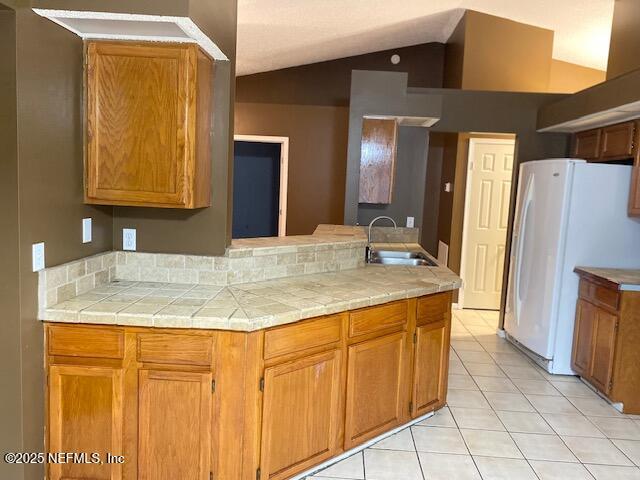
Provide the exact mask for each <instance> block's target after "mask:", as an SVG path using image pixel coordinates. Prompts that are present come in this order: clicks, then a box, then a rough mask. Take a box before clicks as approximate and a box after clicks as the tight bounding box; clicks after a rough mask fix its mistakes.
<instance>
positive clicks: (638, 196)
mask: <svg viewBox="0 0 640 480" xmlns="http://www.w3.org/2000/svg"><path fill="white" fill-rule="evenodd" d="M629 216H632V217H640V152H639V153H636V160H635V164H634V166H633V173H632V174H631V189H630V191H629Z"/></svg>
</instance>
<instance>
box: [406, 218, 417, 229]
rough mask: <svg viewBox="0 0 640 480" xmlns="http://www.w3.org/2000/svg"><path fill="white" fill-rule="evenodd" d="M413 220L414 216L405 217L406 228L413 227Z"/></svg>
mask: <svg viewBox="0 0 640 480" xmlns="http://www.w3.org/2000/svg"><path fill="white" fill-rule="evenodd" d="M414 221H415V219H414V217H407V228H413V224H414Z"/></svg>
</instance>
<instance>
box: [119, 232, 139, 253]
mask: <svg viewBox="0 0 640 480" xmlns="http://www.w3.org/2000/svg"><path fill="white" fill-rule="evenodd" d="M122 249H123V250H131V251H133V250H135V249H136V229H135V228H123V229H122Z"/></svg>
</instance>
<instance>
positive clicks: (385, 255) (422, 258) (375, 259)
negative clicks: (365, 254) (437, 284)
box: [369, 250, 437, 267]
mask: <svg viewBox="0 0 640 480" xmlns="http://www.w3.org/2000/svg"><path fill="white" fill-rule="evenodd" d="M369 263H376V264H381V265H406V266H411V267H436V266H437V263H435V262H434V261H433V260H431V259H430V258H429V257H428V256H427V255H425V254H424V253H423V252H416V251H396V250H372V251H371V254H370V257H369Z"/></svg>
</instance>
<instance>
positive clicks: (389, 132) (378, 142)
mask: <svg viewBox="0 0 640 480" xmlns="http://www.w3.org/2000/svg"><path fill="white" fill-rule="evenodd" d="M397 134H398V123H397V122H396V120H395V119H384V118H363V119H362V144H361V148H360V189H359V192H360V193H359V199H358V202H359V203H379V204H387V203H391V201H392V199H393V186H394V183H395V172H396V144H397Z"/></svg>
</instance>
